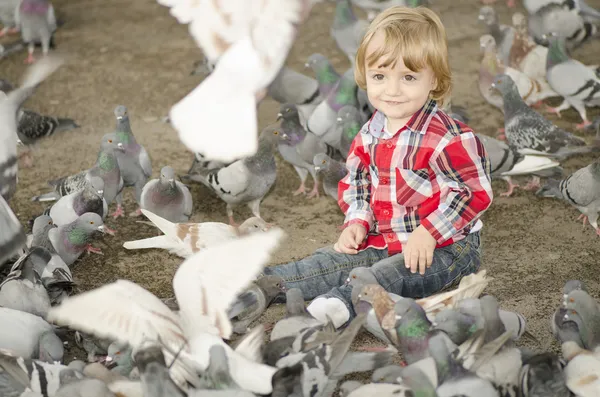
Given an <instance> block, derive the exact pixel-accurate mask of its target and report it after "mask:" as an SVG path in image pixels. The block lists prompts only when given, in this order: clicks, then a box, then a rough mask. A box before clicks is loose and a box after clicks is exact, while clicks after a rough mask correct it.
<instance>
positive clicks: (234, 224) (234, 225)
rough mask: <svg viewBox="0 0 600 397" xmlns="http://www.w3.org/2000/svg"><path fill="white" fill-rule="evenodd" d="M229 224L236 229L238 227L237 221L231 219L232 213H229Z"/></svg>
mask: <svg viewBox="0 0 600 397" xmlns="http://www.w3.org/2000/svg"><path fill="white" fill-rule="evenodd" d="M229 226H233V227H235V228H236V229H237V228H239V227H240V225H238V224H237V222H236V221H235V220H234V219H233V215H229Z"/></svg>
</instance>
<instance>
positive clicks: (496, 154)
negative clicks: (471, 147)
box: [476, 134, 563, 197]
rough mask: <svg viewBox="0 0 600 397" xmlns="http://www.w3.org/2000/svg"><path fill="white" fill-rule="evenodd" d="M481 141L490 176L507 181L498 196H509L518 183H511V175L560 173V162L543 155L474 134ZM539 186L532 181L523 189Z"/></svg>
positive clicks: (550, 174)
mask: <svg viewBox="0 0 600 397" xmlns="http://www.w3.org/2000/svg"><path fill="white" fill-rule="evenodd" d="M476 135H477V138H479V140H480V141H481V143H483V146H484V147H485V151H486V152H487V153H488V158H489V160H490V164H491V175H492V178H501V179H504V180H505V181H506V182H507V183H508V190H507V191H506V192H504V193H501V194H500V196H504V197H509V196H510V195H512V193H513V191H514V189H515V188H516V187H519V185H517V184H515V183H513V181H512V179H511V177H512V176H517V175H536V176H552V175H554V174H559V175H560V174H562V171H563V170H562V168H561V167H560V164H559V163H557V162H556V161H553V160H551V159H549V158H548V157H545V156H534V155H527V154H526V155H523V154H520V153H519V151H518V150H517V149H515V148H514V147H511V146H509V145H507V144H506V143H504V142H501V141H499V140H497V139H494V138H492V137H489V136H487V135H481V134H476ZM535 186H539V181H537V180H535V179H534V181H532V182H531V183H530V184H528V185H527V186H525V189H530V188H532V187H535Z"/></svg>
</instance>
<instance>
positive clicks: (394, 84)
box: [385, 79, 402, 96]
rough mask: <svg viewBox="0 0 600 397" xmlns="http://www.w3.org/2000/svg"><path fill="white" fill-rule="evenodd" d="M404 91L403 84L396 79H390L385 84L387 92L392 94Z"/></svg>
mask: <svg viewBox="0 0 600 397" xmlns="http://www.w3.org/2000/svg"><path fill="white" fill-rule="evenodd" d="M401 92H402V88H401V84H400V82H399V81H398V80H396V79H393V80H392V79H390V80H388V81H387V84H386V86H385V93H386V94H387V95H391V96H398V95H400V94H401Z"/></svg>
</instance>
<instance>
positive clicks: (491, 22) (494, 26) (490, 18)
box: [478, 6, 515, 65]
mask: <svg viewBox="0 0 600 397" xmlns="http://www.w3.org/2000/svg"><path fill="white" fill-rule="evenodd" d="M478 19H479V20H480V21H482V22H483V23H484V24H485V25H486V26H487V28H488V33H489V34H491V35H492V37H493V38H494V40H496V48H497V51H498V58H499V59H500V61H501V62H502V64H503V65H508V64H509V62H508V61H509V58H510V49H511V48H512V44H513V40H514V37H515V29H514V28H513V27H512V26H508V25H501V24H500V23H499V22H498V15H497V14H496V11H495V10H494V9H493V8H492V7H490V6H484V7H481V9H480V10H479V16H478Z"/></svg>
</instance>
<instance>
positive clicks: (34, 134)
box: [17, 109, 79, 165]
mask: <svg viewBox="0 0 600 397" xmlns="http://www.w3.org/2000/svg"><path fill="white" fill-rule="evenodd" d="M17 120H18V125H17V136H18V137H19V141H20V142H21V143H22V144H23V145H27V146H28V147H29V150H28V152H27V154H28V155H30V154H31V147H32V146H33V145H34V144H35V143H37V142H38V141H39V140H41V139H43V138H47V137H49V136H51V135H54V134H55V133H58V132H62V131H68V130H71V129H74V128H79V126H78V125H77V123H75V121H74V120H72V119H67V118H60V117H53V116H45V115H41V114H39V113H36V112H34V111H32V110H27V109H20V110H19V114H18V116H17ZM29 160H31V159H29ZM28 164H29V165H31V164H32V163H31V161H29V162H28Z"/></svg>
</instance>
